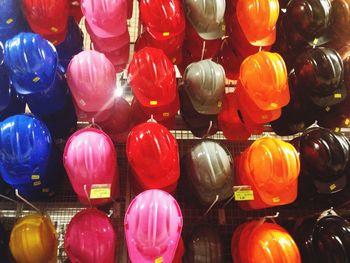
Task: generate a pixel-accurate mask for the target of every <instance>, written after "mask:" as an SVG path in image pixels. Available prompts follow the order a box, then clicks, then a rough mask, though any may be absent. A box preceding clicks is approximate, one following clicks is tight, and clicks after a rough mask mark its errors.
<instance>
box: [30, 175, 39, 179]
mask: <svg viewBox="0 0 350 263" xmlns="http://www.w3.org/2000/svg"><path fill="white" fill-rule="evenodd" d="M32 180H40V175H38V174H33V175H32Z"/></svg>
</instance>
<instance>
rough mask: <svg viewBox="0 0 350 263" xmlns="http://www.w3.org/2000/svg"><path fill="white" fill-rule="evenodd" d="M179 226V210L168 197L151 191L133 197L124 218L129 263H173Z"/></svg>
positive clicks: (174, 201)
mask: <svg viewBox="0 0 350 263" xmlns="http://www.w3.org/2000/svg"><path fill="white" fill-rule="evenodd" d="M182 224H183V222H182V213H181V209H180V207H179V205H178V203H177V202H176V200H175V199H174V198H173V197H172V196H171V195H170V194H168V193H166V192H164V191H161V190H156V189H153V190H147V191H144V192H142V193H141V194H139V195H138V196H136V197H135V198H134V199H133V200H132V201H131V203H130V205H129V207H128V209H127V211H126V214H125V219H124V231H125V236H126V243H127V247H128V252H129V258H130V260H131V262H133V263H139V262H144V263H148V262H149V263H151V262H157V261H159V262H172V260H173V259H174V255H175V252H176V249H177V246H178V243H179V240H180V238H181V230H182Z"/></svg>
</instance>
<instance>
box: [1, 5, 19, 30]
mask: <svg viewBox="0 0 350 263" xmlns="http://www.w3.org/2000/svg"><path fill="white" fill-rule="evenodd" d="M0 10H1V13H0V30H1V29H3V28H12V27H15V26H16V23H17V20H18V19H19V18H20V17H21V15H22V13H21V3H20V1H19V0H0Z"/></svg>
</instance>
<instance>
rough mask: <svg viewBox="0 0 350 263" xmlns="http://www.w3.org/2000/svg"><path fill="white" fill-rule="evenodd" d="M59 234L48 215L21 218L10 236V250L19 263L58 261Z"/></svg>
mask: <svg viewBox="0 0 350 263" xmlns="http://www.w3.org/2000/svg"><path fill="white" fill-rule="evenodd" d="M57 246H58V244H57V234H56V230H55V227H54V226H53V224H52V222H51V219H50V217H49V216H47V215H42V214H38V213H37V214H31V215H27V216H25V217H23V218H21V219H19V220H18V221H17V222H16V224H15V225H14V227H13V229H12V231H11V236H10V250H11V253H12V255H13V257H14V259H15V261H16V262H17V263H56V262H57Z"/></svg>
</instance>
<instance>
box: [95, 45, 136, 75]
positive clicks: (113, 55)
mask: <svg viewBox="0 0 350 263" xmlns="http://www.w3.org/2000/svg"><path fill="white" fill-rule="evenodd" d="M96 50H97V49H96ZM104 54H105V56H106V57H107V58H108V59H109V60H110V61H111V62H112V64H113V66H114V69H115V71H116V72H118V73H120V72H122V71H123V70H124V69H125V68H126V65H127V64H128V61H129V54H130V44H129V42H128V43H126V44H125V45H124V46H122V47H120V48H118V49H116V50H113V51H111V52H104Z"/></svg>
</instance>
